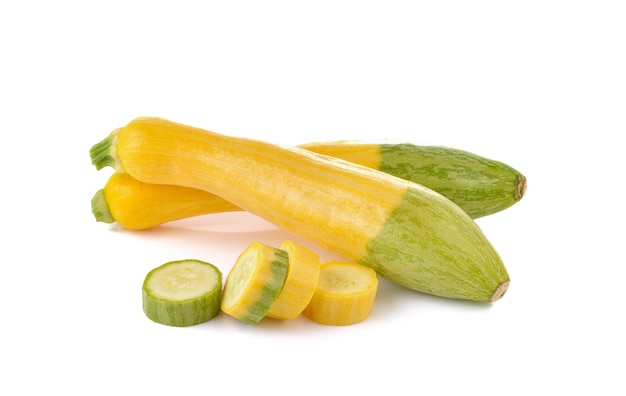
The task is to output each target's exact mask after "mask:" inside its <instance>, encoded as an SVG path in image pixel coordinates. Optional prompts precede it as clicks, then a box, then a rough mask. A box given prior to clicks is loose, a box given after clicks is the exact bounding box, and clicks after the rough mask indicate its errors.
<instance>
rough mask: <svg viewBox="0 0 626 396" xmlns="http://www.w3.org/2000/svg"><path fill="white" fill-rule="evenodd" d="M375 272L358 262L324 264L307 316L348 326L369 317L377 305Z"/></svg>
mask: <svg viewBox="0 0 626 396" xmlns="http://www.w3.org/2000/svg"><path fill="white" fill-rule="evenodd" d="M377 290H378V278H377V277H376V272H374V270H372V269H371V268H368V267H365V266H363V265H361V264H358V263H355V262H341V261H331V262H327V263H324V264H322V266H321V271H320V279H319V283H318V285H317V289H316V290H315V294H313V298H312V299H311V301H310V303H309V305H308V306H307V307H306V309H305V310H304V316H306V317H307V318H309V319H311V320H312V321H314V322H317V323H320V324H324V325H329V326H348V325H353V324H356V323H360V322H362V321H364V320H365V319H367V318H368V317H369V316H370V314H371V313H372V310H373V308H374V301H375V300H376V292H377Z"/></svg>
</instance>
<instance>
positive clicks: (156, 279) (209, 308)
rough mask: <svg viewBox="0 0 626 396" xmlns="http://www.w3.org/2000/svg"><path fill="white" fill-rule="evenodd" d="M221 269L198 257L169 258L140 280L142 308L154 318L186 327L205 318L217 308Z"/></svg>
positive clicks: (203, 320)
mask: <svg viewBox="0 0 626 396" xmlns="http://www.w3.org/2000/svg"><path fill="white" fill-rule="evenodd" d="M221 291H222V273H221V272H220V270H219V269H218V268H217V267H215V266H214V265H213V264H210V263H207V262H204V261H200V260H191V259H190V260H179V261H171V262H168V263H165V264H163V265H161V266H160V267H157V268H155V269H153V270H152V271H150V272H149V273H148V274H147V275H146V278H145V280H144V282H143V287H142V296H143V310H144V312H145V314H146V316H147V317H148V318H150V319H151V320H153V321H154V322H157V323H161V324H164V325H168V326H176V327H186V326H193V325H196V324H200V323H204V322H207V321H209V320H211V319H213V318H214V317H215V316H216V315H217V314H218V313H219V311H220V297H221Z"/></svg>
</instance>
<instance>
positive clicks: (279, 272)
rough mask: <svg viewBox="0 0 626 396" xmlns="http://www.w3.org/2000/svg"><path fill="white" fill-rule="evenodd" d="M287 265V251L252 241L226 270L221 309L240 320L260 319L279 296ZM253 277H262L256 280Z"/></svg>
mask: <svg viewBox="0 0 626 396" xmlns="http://www.w3.org/2000/svg"><path fill="white" fill-rule="evenodd" d="M288 269H289V256H288V254H287V252H286V251H284V250H281V249H276V248H273V247H270V246H267V245H264V244H261V243H258V242H254V243H252V244H251V245H250V246H249V247H248V248H247V249H246V250H245V251H244V252H243V253H242V254H241V256H240V257H239V258H238V259H237V262H236V263H235V265H234V266H233V269H232V270H231V272H230V273H229V274H228V278H227V279H226V283H225V285H224V294H223V299H222V308H223V310H225V311H226V312H227V313H229V314H230V315H231V316H234V317H235V318H237V319H239V320H241V321H242V322H246V323H250V324H256V323H258V322H260V321H261V319H263V318H264V317H265V316H266V315H267V313H268V312H269V310H270V308H271V306H272V304H273V303H274V302H275V301H276V299H278V296H279V294H280V291H281V290H282V287H283V284H284V283H285V279H286V277H287V271H288ZM256 277H259V278H262V279H263V280H261V281H259V279H257V278H256ZM259 282H260V283H259ZM250 296H251V297H250Z"/></svg>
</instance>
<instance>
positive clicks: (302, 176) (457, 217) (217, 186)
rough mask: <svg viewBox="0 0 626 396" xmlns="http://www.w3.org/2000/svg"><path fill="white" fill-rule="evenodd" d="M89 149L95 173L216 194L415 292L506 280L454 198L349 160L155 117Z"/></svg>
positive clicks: (488, 286)
mask: <svg viewBox="0 0 626 396" xmlns="http://www.w3.org/2000/svg"><path fill="white" fill-rule="evenodd" d="M90 155H91V158H92V162H93V164H94V165H95V166H96V168H97V169H101V168H103V167H105V166H111V167H113V168H114V169H115V170H116V171H118V172H124V173H128V174H129V175H130V176H132V177H133V178H135V179H137V180H139V181H141V182H143V183H151V184H164V185H178V186H182V187H188V188H195V189H199V190H203V191H206V192H209V193H211V194H215V195H217V196H220V197H222V198H224V199H226V200H227V201H229V202H231V203H232V204H234V205H235V206H237V207H239V208H241V209H243V210H246V211H248V212H250V213H253V214H256V215H258V216H260V217H262V218H265V219H266V220H268V221H269V222H271V223H273V224H274V225H276V226H277V227H279V228H281V229H284V230H286V231H288V232H290V233H293V234H294V235H297V236H299V237H301V238H303V239H305V240H308V241H311V242H312V243H315V244H317V245H319V246H321V247H323V248H325V249H328V250H329V251H332V252H335V253H336V254H338V255H341V256H344V257H346V258H349V259H350V260H351V261H356V262H358V263H360V264H363V265H366V266H369V267H370V268H372V269H374V270H375V271H376V272H378V273H379V274H381V275H382V276H385V277H387V278H389V279H390V280H392V281H394V282H397V283H398V284H401V285H403V286H406V287H408V288H411V289H413V290H417V291H421V292H424V293H429V294H434V295H438V296H442V297H447V298H457V299H467V300H475V301H491V302H493V301H496V300H498V299H499V298H500V297H502V295H503V294H504V292H505V291H506V290H507V288H508V285H509V282H510V279H509V275H508V272H507V270H506V268H505V266H504V264H503V262H502V260H501V258H500V256H499V254H498V253H497V252H496V250H495V249H494V247H493V246H492V245H491V243H490V242H489V240H488V239H487V237H486V236H485V235H484V233H483V232H482V230H481V229H480V228H479V227H478V225H477V224H476V223H475V222H474V221H473V219H472V218H471V217H470V216H469V215H468V214H467V213H466V212H465V211H464V210H463V209H461V208H460V207H459V206H458V205H457V204H455V203H454V202H453V201H451V200H450V199H448V198H446V197H445V196H443V195H442V194H440V193H437V192H436V191H434V190H432V189H430V188H427V187H424V186H423V185H421V184H418V183H415V182H411V181H407V180H404V179H401V178H399V177H396V176H392V175H389V174H387V173H384V172H381V171H379V170H375V169H372V168H368V167H365V166H362V165H359V164H355V163H353V162H349V161H346V160H342V159H338V158H335V157H330V156H327V155H322V154H319V153H315V152H312V151H310V150H307V149H304V148H297V147H284V146H279V145H275V144H271V143H267V142H263V141H260V140H254V139H245V138H240V137H233V136H227V135H223V134H218V133H214V132H211V131H208V130H205V129H200V128H195V127H191V126H187V125H183V124H179V123H175V122H172V121H168V120H165V119H161V118H155V117H141V118H137V119H135V120H133V121H131V122H130V123H128V124H127V125H126V126H124V127H122V128H118V129H116V130H114V131H113V132H111V133H110V134H109V135H108V136H107V137H106V138H105V139H103V140H102V141H101V142H99V143H97V144H95V145H94V146H93V147H92V148H91V151H90Z"/></svg>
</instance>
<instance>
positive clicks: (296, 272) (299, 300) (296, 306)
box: [267, 241, 320, 320]
mask: <svg viewBox="0 0 626 396" xmlns="http://www.w3.org/2000/svg"><path fill="white" fill-rule="evenodd" d="M278 248H279V249H281V250H284V251H285V252H287V255H288V256H289V269H288V271H287V277H286V278H285V284H284V285H283V288H282V290H281V291H280V294H279V295H278V298H277V299H276V301H275V302H274V304H272V306H271V307H270V310H269V311H268V313H267V316H268V317H270V318H273V319H278V320H289V319H295V318H297V317H298V316H299V315H300V314H301V313H302V311H304V308H306V306H307V305H308V304H309V301H311V298H312V297H313V293H315V288H316V287H317V282H318V280H319V277H320V258H319V256H318V255H317V254H316V253H314V252H313V251H311V250H309V249H307V248H305V247H304V246H301V245H299V244H297V243H295V242H292V241H284V242H283V243H281V245H280V246H279V247H278Z"/></svg>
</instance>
